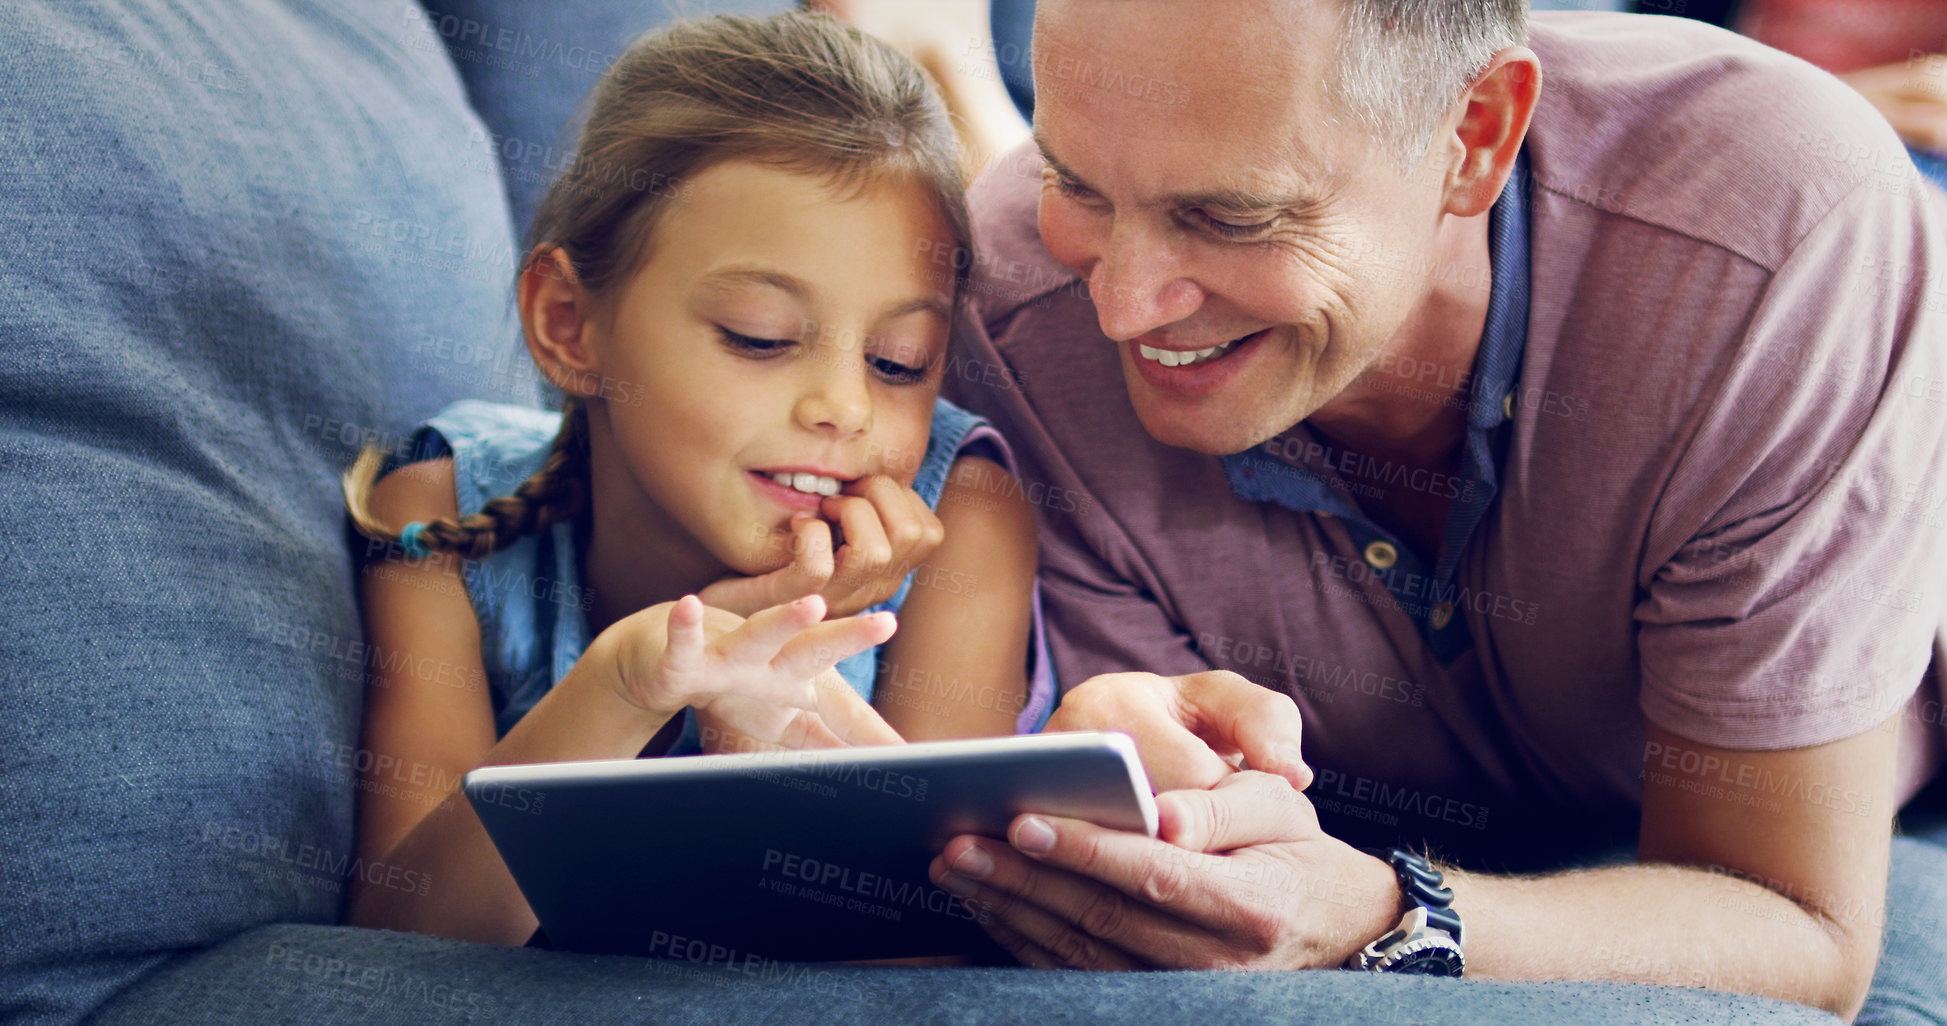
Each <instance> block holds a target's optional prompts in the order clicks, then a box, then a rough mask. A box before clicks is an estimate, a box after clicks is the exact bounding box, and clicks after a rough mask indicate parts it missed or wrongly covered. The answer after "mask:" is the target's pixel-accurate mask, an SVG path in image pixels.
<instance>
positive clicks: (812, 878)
mask: <svg viewBox="0 0 1947 1026" xmlns="http://www.w3.org/2000/svg"><path fill="white" fill-rule="evenodd" d="M763 869H764V872H765V873H766V874H767V875H769V876H774V877H781V878H784V879H786V880H792V881H798V882H802V883H806V884H811V885H815V886H818V887H828V888H832V889H833V890H835V891H839V892H842V893H844V894H852V895H857V896H859V897H861V898H865V899H869V900H870V901H873V902H883V903H885V906H897V907H903V908H921V909H925V910H926V911H928V912H932V913H935V914H937V915H944V916H951V917H953V918H955V919H965V920H968V921H970V922H985V921H986V913H985V910H984V909H983V910H981V911H980V912H976V911H975V910H974V908H973V906H971V905H969V904H967V903H965V902H962V901H960V900H959V899H957V898H955V897H954V896H953V895H951V894H948V893H947V892H945V891H943V890H941V889H939V888H938V887H934V886H931V885H929V884H922V883H914V882H912V881H910V880H895V879H893V878H892V877H889V876H885V875H883V874H880V873H867V872H863V871H859V870H854V869H853V868H852V867H851V866H847V865H843V864H841V863H837V862H830V861H826V860H823V859H815V858H811V857H809V856H805V855H798V854H794V853H791V852H782V851H778V850H777V849H776V848H766V849H764V864H763ZM794 893H795V894H796V895H797V896H798V897H803V898H811V899H813V900H816V895H815V894H812V893H807V892H805V891H803V890H798V891H796V892H794ZM833 897H836V895H833ZM827 903H830V904H836V903H835V902H827ZM887 910H888V911H890V908H888V909H887ZM895 917H896V915H895ZM887 918H894V917H887Z"/></svg>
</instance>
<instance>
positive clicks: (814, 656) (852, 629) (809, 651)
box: [771, 613, 899, 681]
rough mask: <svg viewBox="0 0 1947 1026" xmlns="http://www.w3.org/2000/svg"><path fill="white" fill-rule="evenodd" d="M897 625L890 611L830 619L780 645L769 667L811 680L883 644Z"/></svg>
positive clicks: (788, 676) (793, 677) (787, 675)
mask: <svg viewBox="0 0 1947 1026" xmlns="http://www.w3.org/2000/svg"><path fill="white" fill-rule="evenodd" d="M898 628H899V623H898V620H897V619H896V618H895V617H894V616H893V615H892V614H891V613H869V614H867V615H864V616H848V617H845V618H843V619H840V620H830V621H827V622H825V623H821V624H818V625H817V626H815V627H812V628H810V629H809V630H805V631H801V632H799V633H798V635H797V637H794V638H792V639H790V640H789V641H787V642H785V643H784V645H783V646H781V648H780V650H779V652H778V653H777V655H776V656H775V657H773V658H772V659H771V667H772V669H774V670H776V671H777V673H778V675H779V676H781V677H783V678H784V679H786V680H807V681H808V680H810V679H812V678H813V677H816V676H818V675H819V674H820V673H822V672H824V671H825V670H828V669H831V668H832V667H834V666H836V665H838V664H839V662H841V661H843V660H845V659H847V658H849V657H851V656H854V655H857V654H858V653H860V652H863V651H865V650H866V649H868V648H871V647H873V646H874V645H882V644H885V642H886V639H888V638H890V637H892V633H893V631H895V630H897V629H898Z"/></svg>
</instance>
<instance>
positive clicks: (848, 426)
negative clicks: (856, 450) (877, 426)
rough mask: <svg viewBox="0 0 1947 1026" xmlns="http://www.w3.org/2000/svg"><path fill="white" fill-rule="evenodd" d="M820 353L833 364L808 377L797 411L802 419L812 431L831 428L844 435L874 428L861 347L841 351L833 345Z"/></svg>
mask: <svg viewBox="0 0 1947 1026" xmlns="http://www.w3.org/2000/svg"><path fill="white" fill-rule="evenodd" d="M818 355H819V357H820V358H821V360H825V361H829V364H828V365H827V366H824V367H821V368H819V369H818V370H817V371H816V372H815V373H813V374H811V375H810V376H809V377H808V378H807V380H806V382H805V388H804V392H803V393H802V394H801V395H799V397H798V405H797V409H796V411H795V413H796V416H797V420H798V423H799V424H800V425H801V426H803V427H805V428H807V429H809V430H812V431H819V432H831V433H833V434H836V435H839V436H841V437H846V436H851V435H859V434H864V433H865V432H867V431H869V430H871V429H872V392H871V389H870V387H869V386H868V385H867V383H866V379H865V376H866V370H865V367H864V362H865V361H864V360H862V359H860V357H859V352H858V350H857V349H856V348H854V349H850V350H846V351H842V352H841V351H840V350H839V348H838V347H833V348H829V349H825V350H823V351H821V352H820V353H819V354H818ZM832 364H836V366H834V365H832Z"/></svg>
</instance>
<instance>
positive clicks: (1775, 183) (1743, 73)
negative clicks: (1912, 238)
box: [1528, 12, 1912, 270]
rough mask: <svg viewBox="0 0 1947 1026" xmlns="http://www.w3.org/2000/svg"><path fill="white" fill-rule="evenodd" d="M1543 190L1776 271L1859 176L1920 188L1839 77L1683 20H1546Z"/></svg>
mask: <svg viewBox="0 0 1947 1026" xmlns="http://www.w3.org/2000/svg"><path fill="white" fill-rule="evenodd" d="M1529 45H1530V47H1532V48H1533V49H1534V51H1535V53H1536V54H1537V55H1538V56H1539V57H1540V59H1541V64H1542V95H1541V102H1540V105H1539V107H1538V109H1537V110H1536V113H1535V121H1534V126H1533V128H1532V129H1531V131H1530V134H1529V142H1528V148H1529V154H1530V159H1531V164H1532V172H1533V175H1534V184H1535V188H1536V190H1537V192H1538V193H1545V194H1548V195H1549V196H1552V197H1553V198H1556V199H1559V200H1565V201H1567V202H1568V203H1571V204H1579V205H1581V206H1583V207H1587V208H1591V209H1593V210H1595V211H1600V212H1603V213H1607V214H1611V215H1617V216H1622V217H1627V218H1631V219H1634V220H1636V221H1639V222H1642V223H1644V224H1646V225H1649V226H1652V227H1656V228H1660V229H1663V230H1666V231H1669V232H1673V233H1677V234H1680V235H1683V236H1686V237H1688V238H1691V239H1694V240H1696V241H1697V242H1700V243H1704V244H1706V245H1710V246H1715V247H1719V248H1722V249H1724V250H1727V251H1729V252H1731V253H1733V254H1736V255H1737V256H1739V257H1742V258H1744V259H1746V260H1750V261H1751V262H1753V263H1755V264H1757V265H1758V266H1760V267H1762V268H1764V269H1766V270H1776V269H1777V267H1778V266H1779V265H1780V264H1781V263H1782V262H1783V261H1784V259H1785V258H1786V257H1787V256H1788V255H1789V254H1790V253H1791V252H1792V250H1793V248H1794V247H1795V246H1796V245H1797V243H1798V242H1799V241H1801V240H1802V239H1803V238H1804V237H1805V235H1806V234H1807V233H1809V232H1810V231H1811V230H1812V228H1814V227H1815V226H1816V225H1817V224H1818V223H1819V222H1820V221H1821V220H1822V219H1823V218H1824V217H1825V216H1826V215H1827V214H1829V213H1830V212H1831V211H1832V210H1833V208H1834V207H1836V206H1837V205H1838V204H1839V203H1840V202H1841V201H1843V200H1844V199H1845V198H1846V197H1847V196H1849V195H1851V194H1853V193H1854V192H1855V191H1857V190H1858V189H1859V188H1860V187H1862V186H1865V187H1873V186H1878V187H1880V188H1883V189H1886V190H1901V191H1904V190H1907V189H1910V188H1911V186H1910V180H1911V175H1912V170H1911V161H1910V160H1909V158H1908V157H1907V155H1906V151H1905V148H1904V147H1903V146H1902V145H1901V144H1900V141H1899V138H1898V137H1897V136H1896V135H1894V133H1893V131H1892V129H1891V128H1890V127H1889V126H1888V125H1887V124H1886V122H1885V119H1884V118H1882V117H1880V116H1879V114H1878V113H1877V112H1876V111H1875V110H1874V109H1873V108H1872V106H1871V105H1870V104H1868V103H1867V102H1866V101H1865V100H1864V99H1863V98H1862V97H1860V96H1859V95H1858V94H1857V93H1855V92H1854V91H1853V90H1851V89H1850V88H1848V87H1846V86H1845V84H1844V83H1842V82H1840V81H1839V80H1838V79H1836V78H1834V77H1832V76H1831V75H1828V74H1826V73H1825V72H1823V71H1821V70H1819V69H1818V68H1815V67H1813V66H1812V65H1810V64H1807V63H1806V62H1804V61H1801V60H1799V59H1798V58H1796V57H1792V56H1790V55H1788V54H1785V53H1781V52H1779V51H1777V50H1774V49H1771V48H1770V47H1766V46H1764V45H1762V44H1759V43H1756V42H1754V41H1752V40H1749V39H1746V38H1744V37H1742V36H1739V35H1736V34H1735V33H1731V32H1727V31H1724V30H1723V29H1719V28H1715V27H1713V26H1709V25H1705V24H1702V23H1699V22H1695V21H1691V20H1688V19H1683V18H1670V17H1658V16H1647V15H1624V14H1599V13H1568V12H1563V13H1545V14H1537V15H1536V16H1535V19H1534V22H1533V25H1532V31H1531V33H1530V38H1529Z"/></svg>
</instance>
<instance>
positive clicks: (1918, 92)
mask: <svg viewBox="0 0 1947 1026" xmlns="http://www.w3.org/2000/svg"><path fill="white" fill-rule="evenodd" d="M1839 77H1840V78H1841V79H1843V80H1844V81H1845V83H1846V84H1847V85H1849V86H1851V87H1853V88H1854V89H1857V90H1858V91H1859V93H1860V94H1861V95H1862V96H1864V97H1866V99H1867V100H1869V101H1871V102H1872V105H1873V106H1874V107H1877V108H1879V112H1880V113H1881V114H1884V115H1885V116H1886V120H1887V121H1890V122H1892V124H1893V131H1895V132H1898V133H1899V134H1900V139H1901V140H1902V141H1903V142H1905V143H1906V144H1907V145H1908V146H1912V147H1915V148H1916V149H1922V150H1931V151H1932V152H1934V153H1939V154H1943V155H1947V56H1942V55H1938V54H1936V55H1932V56H1928V57H1926V58H1923V59H1918V60H1905V61H1900V62H1899V63H1897V64H1884V65H1881V66H1879V67H1877V68H1866V69H1864V70H1862V71H1855V72H1852V73H1850V74H1845V75H1841V76H1839Z"/></svg>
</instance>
